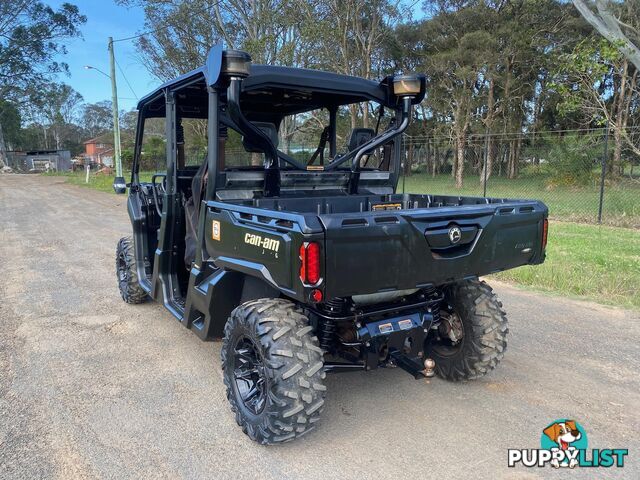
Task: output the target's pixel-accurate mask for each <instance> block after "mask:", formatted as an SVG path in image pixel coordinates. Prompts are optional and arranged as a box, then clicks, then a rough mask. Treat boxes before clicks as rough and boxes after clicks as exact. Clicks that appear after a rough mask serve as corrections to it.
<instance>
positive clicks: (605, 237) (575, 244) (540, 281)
mask: <svg viewBox="0 0 640 480" xmlns="http://www.w3.org/2000/svg"><path fill="white" fill-rule="evenodd" d="M494 277H495V278H497V279H499V280H502V281H506V282H509V283H514V284H518V285H522V286H525V287H530V288H533V289H537V290H542V291H547V292H553V293H554V294H557V295H563V296H572V297H580V298H583V299H589V300H593V301H596V302H598V303H603V304H607V305H616V306H620V307H626V308H636V309H639V308H640V232H639V231H638V230H632V229H627V228H618V227H607V226H598V225H583V224H577V223H564V222H551V224H550V226H549V244H548V246H547V259H546V261H545V263H544V264H542V265H538V266H527V267H520V268H516V269H514V270H508V271H506V272H502V273H499V274H496V275H494Z"/></svg>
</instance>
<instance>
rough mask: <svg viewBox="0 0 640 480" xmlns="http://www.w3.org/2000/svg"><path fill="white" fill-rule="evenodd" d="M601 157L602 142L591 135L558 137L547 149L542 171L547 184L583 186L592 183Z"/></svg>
mask: <svg viewBox="0 0 640 480" xmlns="http://www.w3.org/2000/svg"><path fill="white" fill-rule="evenodd" d="M601 157H602V143H600V144H598V141H597V139H596V138H595V137H594V136H592V135H571V136H565V137H562V138H560V139H558V140H557V141H556V142H554V145H552V147H551V149H550V151H549V158H548V161H547V162H545V164H544V171H545V173H547V174H548V175H549V180H548V182H547V186H549V187H555V186H585V185H590V184H593V183H594V182H595V181H596V179H597V177H598V173H597V171H596V168H597V166H598V165H600V159H601Z"/></svg>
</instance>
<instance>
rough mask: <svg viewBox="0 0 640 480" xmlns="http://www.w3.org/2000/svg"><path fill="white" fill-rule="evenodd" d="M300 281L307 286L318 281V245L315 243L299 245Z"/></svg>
mask: <svg viewBox="0 0 640 480" xmlns="http://www.w3.org/2000/svg"><path fill="white" fill-rule="evenodd" d="M300 280H301V281H302V283H305V284H307V285H315V284H316V283H318V282H319V281H320V245H318V243H317V242H308V243H303V244H302V245H300Z"/></svg>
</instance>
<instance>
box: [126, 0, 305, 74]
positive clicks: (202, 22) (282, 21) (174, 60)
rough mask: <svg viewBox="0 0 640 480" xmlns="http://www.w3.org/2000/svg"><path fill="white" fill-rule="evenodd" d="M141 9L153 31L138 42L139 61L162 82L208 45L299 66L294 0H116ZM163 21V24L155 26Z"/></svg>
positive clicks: (194, 61)
mask: <svg viewBox="0 0 640 480" xmlns="http://www.w3.org/2000/svg"><path fill="white" fill-rule="evenodd" d="M118 3H120V4H123V5H129V6H130V5H138V6H140V7H142V8H143V9H144V12H145V27H146V28H148V29H149V30H152V33H150V34H148V35H144V36H142V37H140V39H139V40H138V42H137V45H138V49H139V50H140V52H141V54H142V61H143V62H144V64H145V65H146V67H147V69H148V70H149V71H150V72H151V73H152V74H154V75H156V76H157V77H158V78H160V79H163V80H166V79H170V78H174V77H176V76H178V75H181V74H183V73H185V72H188V71H189V70H192V69H194V68H196V67H199V66H200V65H202V64H203V63H204V60H205V58H206V55H207V52H208V51H209V48H210V47H211V46H212V45H214V44H215V43H218V42H220V41H223V42H224V43H225V44H226V47H227V48H237V49H242V50H245V51H247V52H249V53H250V54H251V56H252V58H253V61H254V62H255V63H269V64H280V65H294V64H298V62H300V61H301V59H302V58H303V57H302V56H300V55H299V53H300V52H301V50H302V44H301V36H300V34H299V32H300V22H299V21H300V16H299V15H296V12H297V11H298V10H299V9H298V4H299V2H298V0H252V1H246V0H193V1H190V2H185V1H182V0H119V2H118ZM158 25H163V28H157V26H158Z"/></svg>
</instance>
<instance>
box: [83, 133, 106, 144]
mask: <svg viewBox="0 0 640 480" xmlns="http://www.w3.org/2000/svg"><path fill="white" fill-rule="evenodd" d="M91 143H106V144H107V145H113V133H111V132H104V133H101V134H100V135H98V136H97V137H94V138H90V139H89V140H87V141H85V142H83V144H84V145H89V144H91Z"/></svg>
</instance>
